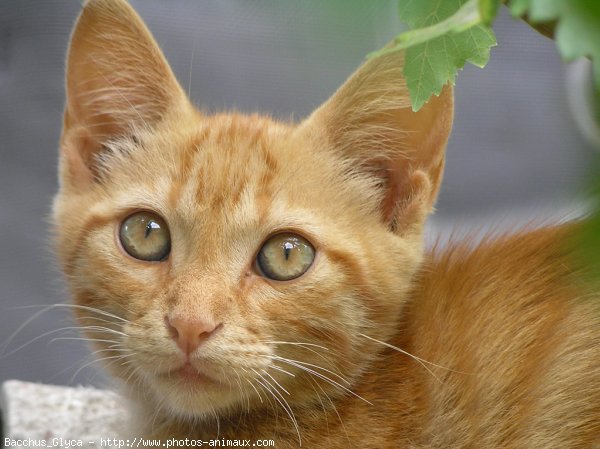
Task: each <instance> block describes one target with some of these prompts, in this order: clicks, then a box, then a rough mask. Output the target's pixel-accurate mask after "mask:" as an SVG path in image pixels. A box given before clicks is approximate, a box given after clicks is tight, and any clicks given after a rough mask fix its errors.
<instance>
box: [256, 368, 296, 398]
mask: <svg viewBox="0 0 600 449" xmlns="http://www.w3.org/2000/svg"><path fill="white" fill-rule="evenodd" d="M261 371H262V372H263V373H265V374H266V375H267V376H269V377H270V378H271V379H272V380H273V382H275V384H276V385H277V386H278V387H279V388H280V389H281V390H282V391H284V392H285V394H287V395H288V396H289V395H290V392H289V391H287V390H286V389H285V388H283V387H282V386H281V384H280V383H279V382H277V380H275V378H274V377H273V376H271V375H270V374H269V373H268V372H267V371H265V370H264V369H263V370H261Z"/></svg>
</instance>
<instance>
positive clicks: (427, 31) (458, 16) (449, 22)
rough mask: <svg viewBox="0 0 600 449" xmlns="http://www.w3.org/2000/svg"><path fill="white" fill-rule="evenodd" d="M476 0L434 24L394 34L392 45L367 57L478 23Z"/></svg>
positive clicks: (479, 17)
mask: <svg viewBox="0 0 600 449" xmlns="http://www.w3.org/2000/svg"><path fill="white" fill-rule="evenodd" d="M477 2H478V0H469V1H468V2H467V3H465V4H464V5H463V6H462V7H461V8H460V9H459V10H458V11H456V12H455V13H454V14H453V15H451V16H450V17H448V18H446V19H445V20H442V21H441V22H438V23H436V24H434V25H431V26H428V27H424V28H417V29H414V30H410V31H406V32H404V33H402V34H399V35H398V36H396V38H395V39H394V40H393V42H392V45H391V46H389V47H386V48H383V49H381V50H379V51H376V52H373V53H372V54H370V55H369V57H377V56H381V55H384V54H387V53H393V52H395V51H398V50H403V49H405V48H408V47H412V46H414V45H417V44H421V43H423V42H427V41H429V40H432V39H435V38H436V37H440V36H443V35H444V34H448V33H460V32H462V31H465V30H468V29H469V28H471V27H473V26H475V25H479V24H480V23H481V21H482V17H481V15H480V11H479V9H478V5H477Z"/></svg>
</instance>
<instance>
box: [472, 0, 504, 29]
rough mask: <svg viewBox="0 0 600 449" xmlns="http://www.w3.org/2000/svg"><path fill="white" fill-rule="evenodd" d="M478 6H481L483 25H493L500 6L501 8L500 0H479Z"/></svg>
mask: <svg viewBox="0 0 600 449" xmlns="http://www.w3.org/2000/svg"><path fill="white" fill-rule="evenodd" d="M477 7H478V8H479V15H480V16H481V23H482V25H485V26H488V27H489V26H492V22H493V21H494V19H495V18H496V14H498V8H500V0H479V1H478V2H477Z"/></svg>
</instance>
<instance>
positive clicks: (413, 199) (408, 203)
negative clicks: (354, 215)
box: [382, 170, 436, 235]
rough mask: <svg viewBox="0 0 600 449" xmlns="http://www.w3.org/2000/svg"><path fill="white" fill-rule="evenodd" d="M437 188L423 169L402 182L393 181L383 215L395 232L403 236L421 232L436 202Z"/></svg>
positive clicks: (383, 204) (385, 200)
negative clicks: (435, 189)
mask: <svg viewBox="0 0 600 449" xmlns="http://www.w3.org/2000/svg"><path fill="white" fill-rule="evenodd" d="M434 185H436V184H433V183H432V182H431V181H430V180H429V178H428V176H427V174H426V173H425V172H424V171H422V170H414V171H411V172H409V173H408V176H407V177H405V178H402V179H400V178H399V177H393V178H391V179H390V181H389V184H388V189H387V193H386V196H385V198H384V199H383V201H382V216H383V219H384V220H385V223H389V226H390V229H391V230H392V231H393V232H396V233H398V234H400V235H403V234H410V233H414V232H415V231H419V229H421V226H422V224H423V223H424V221H425V219H426V217H427V214H428V213H429V212H430V211H431V208H432V207H433V202H434V201H435V197H436V192H435V191H433V189H434V188H433V186H434Z"/></svg>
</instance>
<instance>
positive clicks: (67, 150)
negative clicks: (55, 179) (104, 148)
mask: <svg viewBox="0 0 600 449" xmlns="http://www.w3.org/2000/svg"><path fill="white" fill-rule="evenodd" d="M99 146H100V144H99V143H98V142H96V141H95V140H94V139H93V138H92V137H91V136H90V134H89V132H88V131H87V129H86V128H81V127H79V128H76V129H71V130H69V131H67V132H66V133H65V135H64V136H63V143H62V149H63V154H64V158H65V167H66V173H65V174H66V175H67V176H68V177H69V179H70V181H71V183H72V184H73V185H74V186H75V187H76V188H78V189H83V188H85V187H87V186H89V184H90V183H91V182H92V181H93V180H94V178H95V177H96V172H95V170H94V157H95V155H96V154H97V152H98V151H99Z"/></svg>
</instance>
